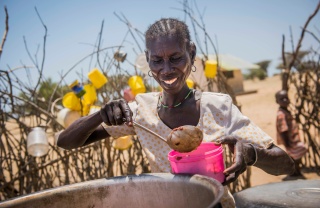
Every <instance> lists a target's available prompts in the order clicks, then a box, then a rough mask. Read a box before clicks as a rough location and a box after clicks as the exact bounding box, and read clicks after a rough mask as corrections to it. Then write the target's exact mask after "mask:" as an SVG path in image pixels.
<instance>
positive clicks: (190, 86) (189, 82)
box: [186, 79, 194, 89]
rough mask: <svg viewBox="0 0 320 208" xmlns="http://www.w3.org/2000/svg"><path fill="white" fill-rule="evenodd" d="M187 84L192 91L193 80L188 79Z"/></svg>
mask: <svg viewBox="0 0 320 208" xmlns="http://www.w3.org/2000/svg"><path fill="white" fill-rule="evenodd" d="M186 82H187V85H188V87H189V88H190V89H191V88H193V87H194V82H193V81H192V80H191V79H187V80H186Z"/></svg>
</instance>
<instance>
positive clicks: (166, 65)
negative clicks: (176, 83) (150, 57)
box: [161, 60, 173, 74]
mask: <svg viewBox="0 0 320 208" xmlns="http://www.w3.org/2000/svg"><path fill="white" fill-rule="evenodd" d="M172 71H173V69H172V68H171V64H170V61H169V60H165V61H164V62H163V69H162V72H161V73H162V74H169V73H171V72H172Z"/></svg>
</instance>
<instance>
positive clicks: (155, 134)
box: [132, 121, 167, 143]
mask: <svg viewBox="0 0 320 208" xmlns="http://www.w3.org/2000/svg"><path fill="white" fill-rule="evenodd" d="M132 123H133V125H134V126H137V127H139V128H141V129H143V130H145V131H147V132H149V133H150V134H152V135H153V136H156V137H158V138H159V139H161V140H162V141H163V142H165V143H167V140H166V139H165V138H163V137H162V136H160V135H159V134H157V133H156V132H154V131H152V130H151V129H148V128H147V127H145V126H142V125H140V124H138V123H137V122H135V121H132Z"/></svg>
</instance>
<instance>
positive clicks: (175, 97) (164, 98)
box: [160, 86, 192, 108]
mask: <svg viewBox="0 0 320 208" xmlns="http://www.w3.org/2000/svg"><path fill="white" fill-rule="evenodd" d="M191 91H192V90H191V89H189V88H188V87H187V86H185V87H183V88H182V89H181V90H180V91H179V93H176V94H169V93H166V92H165V91H163V92H162V95H161V100H160V102H161V104H162V106H163V107H170V108H173V107H175V106H176V107H177V106H178V105H180V104H181V103H182V102H184V101H185V100H186V99H188V98H189V96H190V94H191Z"/></svg>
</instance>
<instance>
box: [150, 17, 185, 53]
mask: <svg viewBox="0 0 320 208" xmlns="http://www.w3.org/2000/svg"><path fill="white" fill-rule="evenodd" d="M164 36H167V37H170V36H176V37H177V38H178V40H179V41H180V43H181V44H182V43H185V44H186V46H187V49H189V48H190V43H191V40H190V32H189V29H188V26H187V25H186V24H185V23H184V22H183V21H180V20H178V19H175V18H162V19H160V20H158V21H156V22H155V23H153V24H152V25H150V26H149V28H148V30H147V31H146V33H145V37H146V47H147V48H148V45H149V43H150V41H151V40H154V39H156V38H159V37H164Z"/></svg>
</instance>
